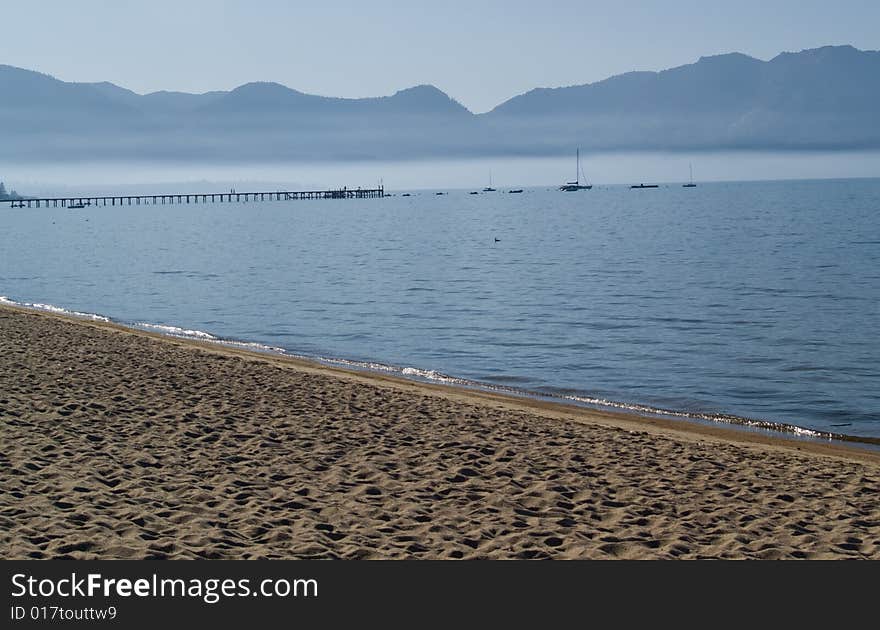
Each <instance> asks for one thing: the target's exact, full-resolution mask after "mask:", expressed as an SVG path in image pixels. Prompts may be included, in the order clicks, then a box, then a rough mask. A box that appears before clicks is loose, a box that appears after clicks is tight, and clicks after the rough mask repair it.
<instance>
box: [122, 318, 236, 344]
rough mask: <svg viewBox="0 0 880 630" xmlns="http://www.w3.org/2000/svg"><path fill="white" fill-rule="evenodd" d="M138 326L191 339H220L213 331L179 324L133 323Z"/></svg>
mask: <svg viewBox="0 0 880 630" xmlns="http://www.w3.org/2000/svg"><path fill="white" fill-rule="evenodd" d="M133 325H134V326H136V327H137V328H145V329H147V330H155V331H158V332H160V333H163V334H165V335H170V336H172V337H185V338H191V339H207V340H208V341H220V338H219V337H215V336H214V335H212V334H211V333H207V332H204V331H203V330H192V329H189V328H180V327H179V326H166V325H164V324H151V323H149V322H135V323H134V324H133Z"/></svg>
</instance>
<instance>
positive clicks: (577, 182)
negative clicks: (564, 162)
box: [559, 149, 593, 192]
mask: <svg viewBox="0 0 880 630" xmlns="http://www.w3.org/2000/svg"><path fill="white" fill-rule="evenodd" d="M575 159H576V160H577V165H576V167H575V178H574V181H573V182H566V183H565V184H563V185H562V186H560V187H559V190H564V191H565V192H572V191H575V190H590V189H591V188H592V187H593V186H592V185H591V184H586V183H585V184H581V150H580V149H578V150H577V154H576V158H575ZM586 180H587V178H586V177H584V181H585V182H586Z"/></svg>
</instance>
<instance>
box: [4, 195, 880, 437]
mask: <svg viewBox="0 0 880 630" xmlns="http://www.w3.org/2000/svg"><path fill="white" fill-rule="evenodd" d="M0 219H2V225H3V230H2V231H0V295H5V296H7V297H8V298H9V299H12V300H18V301H23V302H34V303H37V302H39V303H44V304H54V305H59V306H63V307H65V308H69V309H72V310H76V311H82V312H90V313H101V314H104V315H106V316H109V317H111V318H113V319H115V320H118V321H122V322H127V323H136V322H142V323H143V322H146V323H154V324H163V325H173V326H178V327H182V328H184V329H190V330H193V331H205V332H208V333H211V334H213V335H216V336H219V337H223V338H229V339H239V340H248V341H254V342H259V343H262V344H267V345H269V346H275V347H281V348H284V349H287V350H289V351H291V352H295V353H298V354H304V355H309V356H316V357H339V358H345V359H349V360H355V361H364V362H376V363H381V364H384V365H386V366H397V367H398V368H409V369H407V373H409V374H415V375H422V376H426V377H437V378H440V375H441V374H445V375H452V376H455V377H460V378H463V379H472V380H475V381H480V382H483V383H489V384H497V385H502V386H510V387H514V388H517V389H523V390H529V391H534V392H542V393H548V394H554V395H567V396H573V397H575V398H578V399H583V400H593V399H602V400H607V401H614V402H622V403H635V404H637V405H645V406H649V407H652V408H659V409H664V410H671V411H681V412H687V413H696V414H732V415H736V416H742V417H746V418H755V419H763V420H769V421H774V422H783V423H789V424H793V425H797V426H801V427H807V428H812V429H818V430H823V431H831V432H836V433H846V434H850V435H859V436H874V437H880V335H878V333H877V331H878V329H880V180H840V181H801V182H771V183H721V184H701V185H700V186H699V187H698V188H695V189H683V188H680V187H678V186H670V187H664V188H660V189H657V190H629V189H628V188H622V187H607V188H598V189H594V190H592V191H583V192H578V193H561V192H557V191H555V190H548V189H546V188H541V189H527V190H526V192H525V193H523V194H522V195H511V194H504V193H495V194H485V195H478V196H477V195H474V196H471V195H468V194H467V192H466V191H450V194H448V195H446V196H435V195H433V193H421V194H414V196H412V197H400V196H396V197H393V198H386V199H376V200H364V201H354V200H351V201H297V202H289V203H286V202H280V203H277V202H273V203H256V204H255V203H250V204H216V205H210V204H209V205H188V206H187V205H182V206H181V205H176V206H161V205H160V206H140V207H137V206H133V207H131V208H129V207H125V208H122V209H120V208H118V207H117V208H112V207H107V208H100V207H99V208H87V209H85V210H64V209H60V208H59V209H40V210H36V209H33V210H27V209H25V210H18V209H15V210H12V209H9V208H8V206H7V205H6V204H4V205H3V208H2V209H0ZM496 238H497V239H500V240H499V241H498V242H496V241H495V239H496ZM389 369H390V368H389ZM431 371H433V372H431ZM434 372H436V373H438V374H435V373H434Z"/></svg>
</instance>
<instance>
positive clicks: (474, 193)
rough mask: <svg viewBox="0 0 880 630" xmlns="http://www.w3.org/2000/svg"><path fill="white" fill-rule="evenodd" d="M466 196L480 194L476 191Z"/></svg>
mask: <svg viewBox="0 0 880 630" xmlns="http://www.w3.org/2000/svg"><path fill="white" fill-rule="evenodd" d="M468 194H469V195H479V194H480V193H478V192H477V191H476V190H474V191H471V192H469V193H468Z"/></svg>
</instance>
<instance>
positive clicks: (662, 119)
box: [0, 45, 880, 159]
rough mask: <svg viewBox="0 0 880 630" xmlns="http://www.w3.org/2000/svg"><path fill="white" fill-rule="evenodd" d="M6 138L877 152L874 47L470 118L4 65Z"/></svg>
mask: <svg viewBox="0 0 880 630" xmlns="http://www.w3.org/2000/svg"><path fill="white" fill-rule="evenodd" d="M0 93H2V94H3V98H2V99H0V138H2V139H3V140H4V144H6V146H7V148H9V147H11V148H12V149H14V150H15V152H16V154H17V155H18V156H19V157H23V158H28V157H29V158H37V157H39V156H41V155H42V156H45V155H52V154H53V153H54V154H57V153H58V152H59V151H62V152H63V151H66V150H75V151H79V152H81V153H84V154H87V155H89V156H106V157H113V158H116V157H124V156H128V157H139V158H141V157H145V158H157V159H163V158H182V159H204V158H207V157H211V158H215V159H256V158H260V159H321V158H328V159H338V158H341V157H349V158H352V157H357V158H359V159H372V158H396V157H419V156H421V157H428V156H453V155H459V156H471V155H525V154H532V155H533V154H550V153H566V152H568V151H569V150H570V149H571V147H573V146H581V147H583V148H584V150H587V151H589V150H641V149H644V150H672V151H675V150H700V149H729V148H734V149H736V148H768V149H786V150H787V149H804V150H809V149H813V148H825V149H829V148H831V149H833V148H870V147H875V148H880V121H878V120H877V119H878V118H880V117H878V116H877V115H876V110H877V103H878V102H880V52H878V51H862V50H858V49H856V48H854V47H852V46H849V45H843V46H824V47H821V48H814V49H807V50H802V51H800V52H782V53H779V54H778V55H776V56H774V57H773V58H771V59H769V60H767V61H762V60H760V59H756V58H754V57H750V56H748V55H745V54H743V53H737V52H731V53H723V54H718V55H706V56H702V57H700V58H699V59H698V60H697V61H696V62H694V63H691V64H684V65H680V66H676V67H674V68H668V69H665V70H660V71H632V72H627V73H623V74H618V75H614V76H611V77H607V78H605V79H602V80H601V81H596V82H593V83H585V84H578V85H570V86H561V87H539V88H535V89H532V90H529V91H527V92H525V93H523V94H519V95H516V96H514V97H512V98H510V99H508V100H506V101H504V102H503V103H500V104H499V105H497V106H496V107H495V108H493V109H492V110H491V111H489V112H485V113H481V114H474V113H473V112H471V111H470V110H468V109H467V108H466V107H464V106H463V105H462V104H461V103H460V102H458V101H457V100H455V99H454V98H452V97H450V96H449V95H448V94H446V93H445V92H443V91H442V90H440V89H439V88H437V87H436V86H433V85H430V84H421V85H416V86H412V87H408V88H404V89H401V90H398V91H396V92H395V93H393V94H390V95H387V96H375V97H365V98H342V97H334V96H321V95H315V94H307V93H305V92H301V91H299V90H296V89H293V88H290V87H287V86H285V85H282V84H280V83H275V82H268V81H259V82H250V83H245V84H243V85H240V86H237V87H236V88H233V89H232V90H228V91H223V90H218V91H212V92H205V93H202V94H191V93H187V92H174V91H157V92H150V93H147V94H138V93H136V92H133V91H132V90H129V89H127V88H124V87H120V86H118V85H115V84H113V83H110V82H97V83H73V82H65V81H61V80H59V79H57V78H55V77H53V76H51V75H48V74H44V73H40V72H36V71H32V70H26V69H22V68H15V67H13V66H8V65H0Z"/></svg>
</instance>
